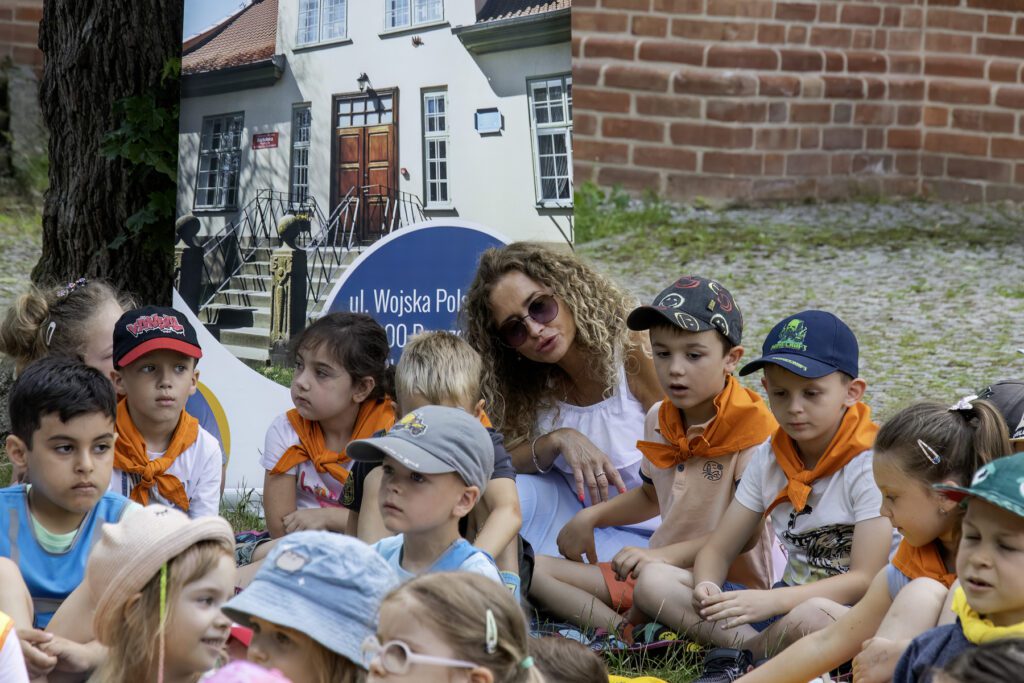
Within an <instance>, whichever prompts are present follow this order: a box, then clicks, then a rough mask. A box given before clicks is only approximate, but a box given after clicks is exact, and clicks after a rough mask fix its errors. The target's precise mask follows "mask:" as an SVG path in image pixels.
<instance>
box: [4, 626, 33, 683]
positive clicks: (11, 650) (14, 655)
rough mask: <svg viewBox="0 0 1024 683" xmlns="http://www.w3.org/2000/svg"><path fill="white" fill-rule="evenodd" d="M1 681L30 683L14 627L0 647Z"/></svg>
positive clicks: (5, 682) (6, 682)
mask: <svg viewBox="0 0 1024 683" xmlns="http://www.w3.org/2000/svg"><path fill="white" fill-rule="evenodd" d="M0 681H3V682H4V683H28V671H27V670H26V669H25V658H24V657H23V656H22V654H21V643H19V642H18V634H17V633H15V631H14V629H13V628H12V629H11V630H10V631H8V632H7V637H6V638H4V640H3V646H2V647H0Z"/></svg>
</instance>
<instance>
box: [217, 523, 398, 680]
mask: <svg viewBox="0 0 1024 683" xmlns="http://www.w3.org/2000/svg"><path fill="white" fill-rule="evenodd" d="M397 585H398V577H397V576H395V572H394V571H393V570H392V569H391V567H389V566H388V564H387V562H385V561H384V558H382V557H381V556H380V555H379V554H377V552H376V551H375V550H374V549H373V548H371V547H370V546H368V545H367V544H365V543H363V542H362V541H360V540H359V539H357V538H353V537H352V536H345V535H344V534H336V533H331V532H330V531H296V532H295V533H291V534H288V535H287V536H284V537H283V538H281V540H279V541H278V542H277V543H276V544H275V545H274V548H273V549H272V550H271V551H270V554H268V555H267V557H266V559H265V560H264V561H263V564H262V565H261V566H260V568H259V571H257V572H256V575H255V576H254V577H253V579H252V582H251V583H250V584H249V585H248V587H246V589H245V590H243V591H242V592H241V593H239V594H238V595H236V596H235V597H233V598H231V599H230V600H228V601H227V602H226V603H224V606H223V608H222V609H223V611H224V613H225V614H226V615H228V616H229V617H230V618H231V619H233V620H234V621H236V622H238V623H239V624H242V625H243V626H249V627H251V622H250V617H258V618H260V619H263V620H265V621H269V622H270V623H272V624H276V625H278V626H285V627H287V628H291V629H295V630H296V631H300V632H302V633H305V634H306V635H307V636H309V637H310V638H312V639H313V640H315V641H316V642H318V643H320V644H321V645H323V646H324V647H325V648H327V649H328V650H330V651H331V652H336V653H338V654H339V655H341V656H343V657H345V658H346V659H348V660H349V661H351V662H353V663H354V664H356V665H357V666H359V667H361V668H363V669H365V668H366V665H365V663H364V662H363V653H362V647H361V646H362V642H363V640H364V639H366V638H367V637H368V636H371V635H374V634H375V633H376V632H377V610H378V608H379V607H380V603H381V600H383V599H384V596H385V595H387V593H388V592H389V591H390V590H391V589H392V588H394V587H395V586H397Z"/></svg>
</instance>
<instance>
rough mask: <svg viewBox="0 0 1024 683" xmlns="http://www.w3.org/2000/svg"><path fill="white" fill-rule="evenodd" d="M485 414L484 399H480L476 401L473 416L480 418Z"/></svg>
mask: <svg viewBox="0 0 1024 683" xmlns="http://www.w3.org/2000/svg"><path fill="white" fill-rule="evenodd" d="M483 416H484V400H483V399H480V400H479V401H477V402H476V408H475V409H474V410H473V417H475V418H476V419H478V420H479V419H480V418H481V417H483Z"/></svg>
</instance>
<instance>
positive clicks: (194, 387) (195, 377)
mask: <svg viewBox="0 0 1024 683" xmlns="http://www.w3.org/2000/svg"><path fill="white" fill-rule="evenodd" d="M193 367H195V366H193ZM198 389H199V371H198V370H193V371H192V386H191V387H189V389H188V395H189V396H191V395H192V394H194V393H196V391H197V390H198Z"/></svg>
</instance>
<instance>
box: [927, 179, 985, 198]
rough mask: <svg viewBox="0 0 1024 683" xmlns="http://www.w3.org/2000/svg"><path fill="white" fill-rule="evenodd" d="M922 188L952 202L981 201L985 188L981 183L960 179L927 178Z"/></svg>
mask: <svg viewBox="0 0 1024 683" xmlns="http://www.w3.org/2000/svg"><path fill="white" fill-rule="evenodd" d="M924 190H925V192H927V193H930V194H932V195H934V196H935V197H937V198H939V199H944V200H946V201H952V202H981V201H983V200H984V199H985V188H984V187H983V186H982V185H979V184H977V183H968V182H963V181H960V180H927V181H925V183H924Z"/></svg>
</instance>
